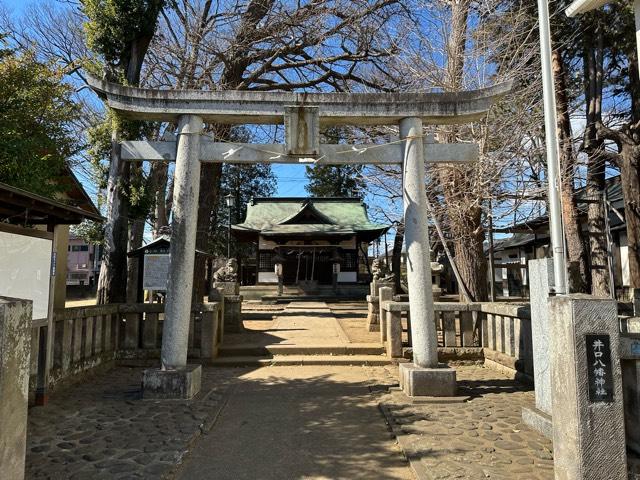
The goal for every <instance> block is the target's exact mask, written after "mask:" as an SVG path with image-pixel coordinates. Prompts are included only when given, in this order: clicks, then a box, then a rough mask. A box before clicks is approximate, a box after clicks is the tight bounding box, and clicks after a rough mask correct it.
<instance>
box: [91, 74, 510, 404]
mask: <svg viewBox="0 0 640 480" xmlns="http://www.w3.org/2000/svg"><path fill="white" fill-rule="evenodd" d="M89 85H90V86H91V88H92V89H93V90H94V91H95V92H96V93H97V94H98V95H99V96H100V97H102V98H103V99H104V100H105V102H106V104H107V105H108V106H109V107H111V108H112V109H113V110H115V111H117V112H118V113H119V114H120V115H122V116H123V117H126V118H130V119H137V120H149V121H163V122H173V123H175V124H177V125H178V130H177V133H178V140H177V142H163V141H160V142H145V141H132V142H123V143H122V145H121V146H122V153H121V155H122V160H128V161H143V160H147V161H175V162H176V168H175V177H174V194H173V220H172V241H171V251H170V258H171V263H170V269H169V280H168V286H167V299H166V308H165V312H166V313H165V321H164V327H163V336H162V352H161V368H160V369H154V370H147V371H145V375H144V379H143V388H144V395H145V397H148V396H156V397H160V398H190V397H192V396H193V395H195V394H196V393H197V392H198V391H199V389H200V371H201V370H200V368H201V367H200V366H199V365H198V366H194V365H187V347H188V335H189V312H190V308H191V297H192V295H191V291H192V288H193V267H194V251H195V243H196V220H197V211H198V194H199V186H200V165H201V162H227V163H256V162H261V163H303V164H304V163H307V164H308V163H311V162H313V163H316V164H325V165H326V164H347V163H351V164H398V165H402V166H403V203H404V218H405V241H406V244H407V277H408V278H407V281H408V286H409V303H410V313H411V326H412V329H411V334H412V343H413V364H409V365H401V377H402V379H403V381H402V383H403V385H404V386H405V391H406V392H407V393H408V394H410V395H413V394H420V395H429V394H431V395H451V394H452V393H451V392H455V384H456V379H455V371H454V370H453V369H450V368H441V366H439V365H438V351H437V333H436V328H435V322H434V310H433V295H432V290H431V269H430V265H431V264H430V251H429V250H430V249H429V237H428V231H427V219H428V216H427V206H426V192H425V165H424V164H425V161H426V162H428V163H456V162H470V161H474V160H476V159H477V158H478V150H477V146H476V145H472V144H438V143H434V142H433V140H430V139H428V140H427V141H426V142H425V138H424V135H423V125H425V124H427V125H443V124H462V123H469V122H472V121H475V120H478V119H480V118H482V117H483V116H484V115H485V114H486V113H487V111H488V110H489V108H490V107H491V106H492V105H493V104H494V103H496V102H497V101H498V100H499V99H500V98H501V97H502V96H504V95H505V94H507V93H508V92H509V91H511V88H512V84H511V82H507V83H503V84H499V85H496V86H493V87H490V88H486V89H482V90H475V91H468V92H460V93H392V94H389V93H384V94H383V93H290V92H254V91H192V90H151V89H141V88H135V87H126V86H121V85H117V84H113V83H109V82H106V81H102V80H98V79H96V78H92V77H89ZM205 122H207V123H218V124H232V125H233V124H235V125H238V124H283V123H284V125H285V138H286V141H285V144H284V145H283V144H266V145H258V144H241V143H229V142H224V143H223V142H214V141H210V140H206V139H202V136H203V135H202V134H203V124H204V123H205ZM329 125H360V126H366V125H399V128H400V138H401V141H400V142H397V143H392V144H385V145H374V144H364V145H352V146H349V145H330V144H320V143H319V139H320V127H321V126H329Z"/></svg>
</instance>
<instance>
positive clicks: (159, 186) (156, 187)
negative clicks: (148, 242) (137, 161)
mask: <svg viewBox="0 0 640 480" xmlns="http://www.w3.org/2000/svg"><path fill="white" fill-rule="evenodd" d="M168 170H169V168H168V165H167V164H166V163H165V162H155V163H154V164H153V165H151V172H150V174H149V175H150V177H151V182H150V184H151V186H152V188H153V191H154V192H155V193H154V212H153V227H152V230H151V235H152V236H153V238H154V239H155V238H157V237H158V236H159V235H160V233H159V232H160V229H162V228H163V227H166V226H168V225H169V214H168V212H167V203H166V195H167V180H168Z"/></svg>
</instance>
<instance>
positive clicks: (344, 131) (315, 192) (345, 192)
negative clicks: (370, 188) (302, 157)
mask: <svg viewBox="0 0 640 480" xmlns="http://www.w3.org/2000/svg"><path fill="white" fill-rule="evenodd" d="M349 137H350V132H349V129H348V128H347V127H332V128H328V129H327V130H326V131H325V132H323V141H324V142H326V143H333V144H338V143H347V142H346V140H347V139H348V138H349ZM363 169H364V165H314V166H307V167H306V172H305V173H306V176H307V178H308V179H309V184H308V185H306V186H305V190H306V191H307V192H309V195H311V196H314V197H352V196H358V195H360V194H361V192H362V190H363V189H364V186H365V184H364V180H363V178H362V172H363Z"/></svg>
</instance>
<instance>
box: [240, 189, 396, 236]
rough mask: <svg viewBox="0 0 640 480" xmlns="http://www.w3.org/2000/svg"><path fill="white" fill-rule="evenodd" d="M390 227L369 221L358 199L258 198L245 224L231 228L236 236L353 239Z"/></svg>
mask: <svg viewBox="0 0 640 480" xmlns="http://www.w3.org/2000/svg"><path fill="white" fill-rule="evenodd" d="M389 227H390V226H389V225H382V224H377V223H373V222H371V221H370V220H369V215H368V214H367V207H366V205H365V204H364V203H363V202H362V201H361V200H360V199H359V198H302V197H289V198H255V199H253V200H252V202H251V203H250V204H249V205H248V206H247V216H246V218H245V221H244V222H243V223H239V224H235V225H232V227H231V228H232V230H233V231H234V232H237V233H242V232H253V233H260V234H262V235H265V236H270V235H300V234H323V235H324V234H327V235H335V234H337V235H354V234H357V233H365V232H367V233H377V234H378V235H380V234H382V233H384V232H385V231H386V230H387V229H389Z"/></svg>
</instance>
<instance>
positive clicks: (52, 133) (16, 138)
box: [0, 49, 80, 197]
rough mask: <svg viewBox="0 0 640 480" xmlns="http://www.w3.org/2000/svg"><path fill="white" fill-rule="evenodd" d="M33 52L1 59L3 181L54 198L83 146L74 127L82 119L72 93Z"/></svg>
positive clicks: (58, 74)
mask: <svg viewBox="0 0 640 480" xmlns="http://www.w3.org/2000/svg"><path fill="white" fill-rule="evenodd" d="M62 77H63V74H62V72H60V71H59V70H58V69H56V68H55V67H54V66H53V65H50V64H45V63H41V62H38V61H37V60H36V58H35V54H34V53H33V52H32V51H26V52H24V53H16V52H14V51H11V50H6V49H5V50H3V52H2V54H0V138H1V139H2V140H1V141H0V181H1V182H3V183H7V184H9V185H12V186H15V187H18V188H23V189H25V190H28V191H30V192H33V193H37V194H40V195H45V196H49V197H53V196H54V195H55V193H56V192H58V191H60V189H61V187H60V184H59V183H57V182H56V181H55V180H56V176H58V175H61V174H62V173H63V170H64V167H65V161H66V159H68V158H69V157H71V156H72V155H73V154H74V153H76V152H77V150H78V149H79V147H80V145H79V143H78V140H77V138H76V137H75V136H74V134H73V129H72V127H71V123H72V122H73V121H75V120H76V119H77V117H78V115H79V108H78V105H77V104H76V103H75V102H74V101H73V99H72V93H73V89H72V87H71V86H69V85H68V84H66V83H64V82H63V81H62Z"/></svg>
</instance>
